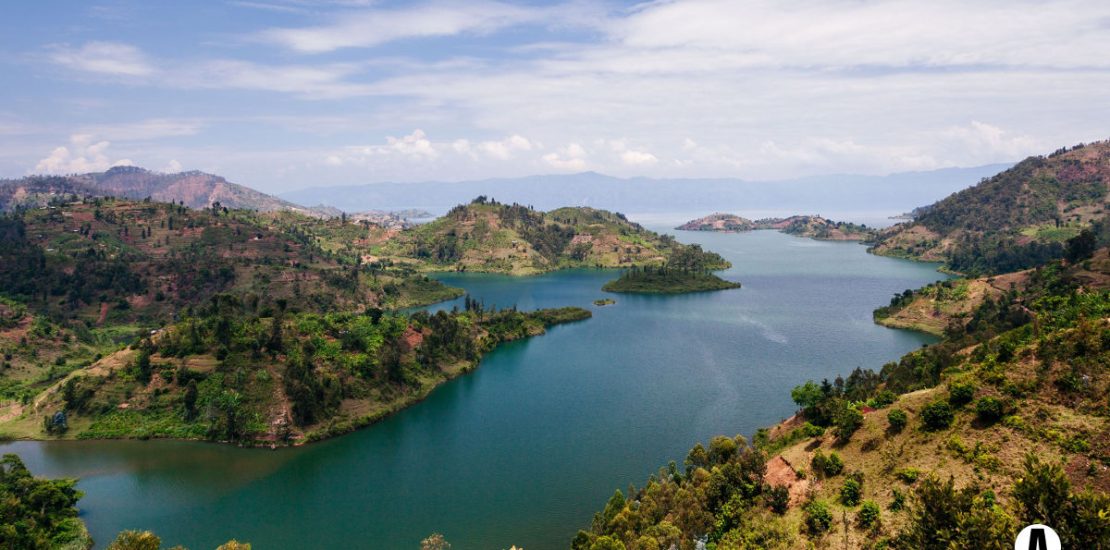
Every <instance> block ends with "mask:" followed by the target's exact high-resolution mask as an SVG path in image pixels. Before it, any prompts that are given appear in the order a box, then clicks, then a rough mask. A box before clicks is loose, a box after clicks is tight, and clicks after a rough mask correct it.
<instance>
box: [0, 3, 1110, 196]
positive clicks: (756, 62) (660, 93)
mask: <svg viewBox="0 0 1110 550" xmlns="http://www.w3.org/2000/svg"><path fill="white" fill-rule="evenodd" d="M0 30H2V34H0V65H2V67H0V70H3V72H4V75H5V78H4V81H3V86H0V176H6V177H14V176H22V175H25V174H29V173H40V172H53V173H69V172H85V171H92V170H102V169H105V168H107V167H109V166H111V165H113V164H137V165H140V166H145V167H148V168H151V169H155V170H163V171H177V170H182V169H185V170H188V169H200V170H205V171H210V172H216V173H220V174H222V175H225V176H227V177H229V178H230V179H232V180H233V181H237V182H240V183H244V184H247V185H251V186H253V187H256V188H259V189H262V190H266V191H271V192H279V191H283V190H287V189H292V188H298V187H307V186H312V185H325V184H327V185H331V184H344V183H366V182H374V181H419V180H429V179H441V180H457V179H471V178H483V177H501V176H517V175H527V174H540V173H560V172H579V171H584V170H595V171H599V172H604V173H609V174H614V175H619V176H635V175H644V176H658V177H740V178H746V179H773V178H785V177H793V176H800V175H811V174H827V173H844V172H853V173H867V174H882V173H889V172H897V171H906V170H928V169H934V168H940V167H946V166H970V165H979V164H986V163H993V162H1004V161H1012V160H1015V159H1018V158H1021V157H1022V156H1025V155H1028V154H1036V153H1042V152H1047V151H1051V150H1053V149H1055V148H1057V147H1059V146H1062V145H1072V144H1074V143H1077V142H1080V141H1091V140H1094V139H1105V138H1107V137H1110V124H1108V123H1110V94H1108V93H1106V91H1107V90H1110V56H1107V55H1106V52H1108V51H1110V3H1107V2H1104V1H1100V0H1068V1H1058V2H1032V1H1025V0H1006V1H993V0H983V1H978V2H965V1H956V0H936V1H933V2H909V1H895V0H871V1H865V0H823V1H815V0H799V1H795V2H780V1H770V0H768V1H727V2H726V1H709V0H698V1H664V2H649V3H631V2H628V3H616V2H614V3H602V2H575V1H571V2H560V3H543V2H517V3H501V2H491V1H478V2H474V1H472V2H445V1H430V2H416V3H411V2H384V1H382V2H374V1H368V2H359V1H338V2H308V1H298V0H250V1H227V2H216V1H211V2H199V1H198V2H177V3H168V2H165V3H164V2H138V1H134V2H133V1H128V0H117V1H105V2H52V1H42V2H34V3H32V2H12V3H7V4H6V5H5V7H4V8H3V17H0Z"/></svg>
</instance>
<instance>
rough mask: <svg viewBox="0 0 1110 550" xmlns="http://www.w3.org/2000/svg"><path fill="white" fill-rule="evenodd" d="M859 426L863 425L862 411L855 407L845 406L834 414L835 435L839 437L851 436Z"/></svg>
mask: <svg viewBox="0 0 1110 550" xmlns="http://www.w3.org/2000/svg"><path fill="white" fill-rule="evenodd" d="M860 426H863V413H861V412H859V409H857V408H855V407H845V408H844V410H842V411H841V412H840V414H838V415H836V435H837V437H839V438H840V439H845V440H846V439H849V438H851V437H852V434H854V433H856V430H858V429H859V428H860Z"/></svg>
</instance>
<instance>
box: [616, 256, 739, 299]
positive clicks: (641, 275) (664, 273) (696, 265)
mask: <svg viewBox="0 0 1110 550" xmlns="http://www.w3.org/2000/svg"><path fill="white" fill-rule="evenodd" d="M705 258H706V256H705V253H703V252H702V250H701V247H699V246H698V245H690V246H689V247H688V250H687V251H684V252H682V253H678V254H675V255H674V256H673V257H672V258H671V261H669V262H667V263H666V264H664V265H661V266H644V267H633V268H630V269H628V270H627V271H625V272H624V273H622V274H621V276H620V277H618V278H617V279H614V280H612V281H609V282H608V283H605V285H604V286H602V287H601V290H604V291H606V292H627V293H634V294H684V293H687V292H706V291H710V290H727V289H730V288H740V283H735V282H732V281H726V280H724V279H722V278H720V277H718V276H717V275H715V274H714V273H713V265H712V264H710V263H707V262H706V260H705Z"/></svg>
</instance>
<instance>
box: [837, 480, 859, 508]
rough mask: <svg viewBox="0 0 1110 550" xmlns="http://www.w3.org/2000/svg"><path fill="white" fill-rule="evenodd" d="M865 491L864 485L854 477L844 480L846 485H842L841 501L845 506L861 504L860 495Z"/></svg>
mask: <svg viewBox="0 0 1110 550" xmlns="http://www.w3.org/2000/svg"><path fill="white" fill-rule="evenodd" d="M862 492H863V486H862V485H861V484H860V482H859V481H858V480H856V478H854V477H850V478H848V479H846V480H844V485H842V486H841V487H840V502H842V503H843V504H844V505H845V506H856V505H858V504H859V499H860V495H861V493H862Z"/></svg>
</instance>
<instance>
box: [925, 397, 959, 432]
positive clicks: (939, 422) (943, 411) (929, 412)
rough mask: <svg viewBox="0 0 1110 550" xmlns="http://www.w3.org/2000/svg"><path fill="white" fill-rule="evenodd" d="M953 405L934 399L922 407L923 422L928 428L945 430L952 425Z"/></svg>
mask: <svg viewBox="0 0 1110 550" xmlns="http://www.w3.org/2000/svg"><path fill="white" fill-rule="evenodd" d="M953 418H954V414H953V413H952V407H951V406H949V405H948V403H947V402H944V401H934V402H932V403H929V404H928V405H925V408H923V409H921V422H922V423H923V424H924V426H925V429H926V430H930V431H936V430H943V429H946V428H948V426H951V425H952V419H953Z"/></svg>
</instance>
